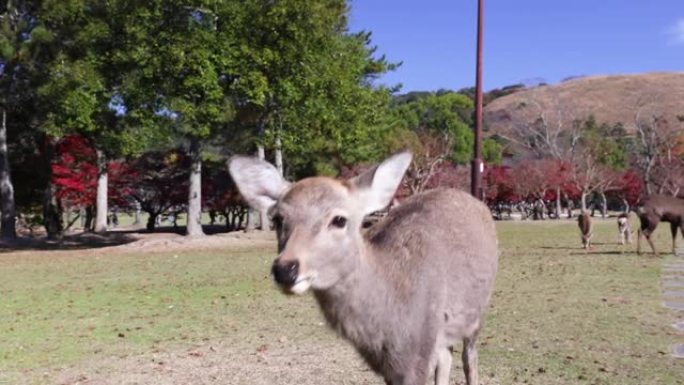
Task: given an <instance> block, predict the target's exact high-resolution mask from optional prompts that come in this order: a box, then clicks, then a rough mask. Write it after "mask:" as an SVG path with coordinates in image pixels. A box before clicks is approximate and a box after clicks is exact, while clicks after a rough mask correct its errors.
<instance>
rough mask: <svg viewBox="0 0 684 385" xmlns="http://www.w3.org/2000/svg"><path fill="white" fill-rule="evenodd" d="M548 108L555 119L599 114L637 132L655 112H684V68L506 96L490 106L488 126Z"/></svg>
mask: <svg viewBox="0 0 684 385" xmlns="http://www.w3.org/2000/svg"><path fill="white" fill-rule="evenodd" d="M542 110H543V111H546V113H547V114H549V116H548V117H549V118H550V119H554V120H560V121H561V122H562V123H563V124H564V125H566V126H567V125H570V124H571V123H572V121H574V120H577V119H579V120H584V119H586V118H587V117H588V116H590V115H593V116H594V117H595V118H596V120H597V122H599V123H609V124H611V125H612V124H615V123H618V122H619V123H622V124H623V125H624V127H625V129H626V130H627V132H628V133H632V132H634V130H635V128H636V124H635V122H636V119H637V116H639V117H640V119H651V118H652V117H653V116H654V115H655V116H660V117H664V118H665V119H667V121H668V122H677V124H679V123H678V120H677V117H678V116H684V72H670V73H647V74H641V75H624V76H591V77H583V78H575V79H572V80H568V81H565V82H562V83H559V84H555V85H543V86H537V87H532V88H527V89H524V90H522V91H518V92H515V93H513V94H510V95H507V96H504V97H501V98H499V99H496V100H494V101H492V102H491V103H489V104H488V105H487V106H486V108H485V118H484V119H485V127H486V129H487V130H489V132H490V133H492V134H493V133H505V132H506V131H507V130H508V129H510V127H511V125H512V124H515V122H516V121H519V120H520V119H521V118H526V119H531V118H536V117H538V116H539V111H542Z"/></svg>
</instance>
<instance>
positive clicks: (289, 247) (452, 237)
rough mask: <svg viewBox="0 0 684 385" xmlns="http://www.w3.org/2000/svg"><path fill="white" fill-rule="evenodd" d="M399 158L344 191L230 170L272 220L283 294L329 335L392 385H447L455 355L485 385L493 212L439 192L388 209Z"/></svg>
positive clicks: (254, 165) (494, 250)
mask: <svg viewBox="0 0 684 385" xmlns="http://www.w3.org/2000/svg"><path fill="white" fill-rule="evenodd" d="M411 159H412V154H411V153H410V152H400V153H397V154H394V155H392V156H390V157H389V158H387V159H386V160H384V161H383V162H381V163H380V164H378V165H376V166H375V167H373V168H371V169H369V170H368V171H366V172H364V173H362V174H360V175H358V176H356V177H354V178H351V179H346V180H338V179H333V178H328V177H322V176H315V177H310V178H305V179H302V180H300V181H298V182H295V183H290V182H287V181H286V180H284V179H283V177H282V176H281V175H280V174H279V173H278V171H277V170H276V169H275V168H274V167H273V166H272V165H271V164H270V163H267V162H265V161H260V160H258V159H256V158H252V157H245V156H234V157H232V158H231V159H230V160H229V165H228V167H229V171H230V174H231V176H232V177H233V179H234V180H235V182H236V184H237V186H238V189H239V191H240V192H241V194H242V195H243V196H244V198H245V199H246V200H247V202H249V203H250V204H251V205H253V206H255V207H260V208H268V210H269V213H270V215H271V217H272V219H273V222H274V224H275V229H276V235H277V246H278V256H277V258H276V259H275V261H274V262H273V265H272V268H271V274H272V275H273V278H274V280H275V282H276V284H277V286H279V287H280V289H281V290H282V291H283V292H284V293H286V294H303V293H305V292H307V291H309V290H311V292H313V297H314V298H315V301H316V302H317V303H318V305H319V308H320V310H321V311H322V313H323V316H324V318H325V319H326V321H327V324H328V325H329V326H330V327H331V328H333V329H334V330H336V331H337V332H338V333H339V334H340V335H342V336H343V337H344V338H345V339H346V340H348V341H349V342H350V343H351V344H352V345H353V346H354V347H355V349H356V351H357V352H358V353H359V354H360V355H361V357H362V358H363V359H364V360H365V362H366V363H367V364H368V365H369V366H370V368H371V369H372V370H373V371H374V372H375V373H376V374H378V375H380V376H382V377H383V379H384V381H385V383H386V384H388V385H424V384H426V383H427V381H428V380H429V379H430V377H431V376H434V384H436V385H447V384H448V382H449V375H450V371H451V364H452V355H453V349H454V345H456V344H457V343H462V346H463V348H462V354H461V359H462V362H463V371H464V374H465V378H466V383H467V384H468V385H476V384H478V353H477V347H476V340H477V337H478V334H479V332H480V330H481V327H482V325H483V316H484V313H485V310H486V309H487V307H488V303H489V301H490V297H491V295H492V290H493V285H494V279H495V275H496V271H497V264H498V254H499V251H498V244H497V238H496V230H495V227H494V221H493V219H492V215H491V212H490V211H489V209H488V208H487V206H486V205H485V204H483V203H482V202H480V201H479V200H477V199H475V198H473V197H472V196H470V195H469V194H467V193H465V192H463V191H459V190H454V189H446V188H442V189H433V190H429V191H427V192H423V193H421V194H418V195H414V196H411V197H409V198H407V199H405V200H403V201H402V204H401V205H399V206H397V207H395V208H392V209H391V210H390V211H389V213H388V214H387V215H386V216H385V217H384V218H382V219H380V220H379V221H378V222H377V223H375V224H373V225H372V226H371V227H369V228H367V229H362V223H363V218H364V216H365V215H367V214H369V213H372V212H375V211H378V210H381V209H383V208H385V207H387V206H388V204H389V203H390V202H391V200H392V198H393V197H394V196H395V192H396V190H397V188H398V187H399V185H400V183H401V181H402V179H403V176H404V174H405V172H406V170H407V168H408V166H409V165H410V163H411Z"/></svg>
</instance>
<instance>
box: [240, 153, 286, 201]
mask: <svg viewBox="0 0 684 385" xmlns="http://www.w3.org/2000/svg"><path fill="white" fill-rule="evenodd" d="M228 171H229V172H230V175H231V176H232V177H233V180H234V181H235V184H236V185H237V188H238V190H240V194H242V196H243V197H244V198H245V200H246V201H247V203H249V205H250V206H252V207H254V208H256V209H258V210H268V209H269V208H270V207H271V206H273V205H274V204H275V203H276V202H277V201H278V198H280V196H281V195H282V194H283V193H284V192H285V190H287V188H288V187H289V186H290V183H289V182H287V181H286V180H285V179H283V177H282V176H281V175H280V173H279V172H278V170H276V168H275V167H273V165H272V164H270V163H268V162H265V161H263V160H259V159H257V158H253V157H247V156H234V157H232V158H230V160H229V161H228Z"/></svg>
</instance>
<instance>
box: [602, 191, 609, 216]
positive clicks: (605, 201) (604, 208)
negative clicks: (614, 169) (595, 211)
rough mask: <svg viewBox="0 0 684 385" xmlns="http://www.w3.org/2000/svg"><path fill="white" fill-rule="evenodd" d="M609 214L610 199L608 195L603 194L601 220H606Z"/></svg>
mask: <svg viewBox="0 0 684 385" xmlns="http://www.w3.org/2000/svg"><path fill="white" fill-rule="evenodd" d="M607 214H608V199H606V194H604V193H601V218H605V217H606V215H607Z"/></svg>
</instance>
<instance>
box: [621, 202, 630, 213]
mask: <svg viewBox="0 0 684 385" xmlns="http://www.w3.org/2000/svg"><path fill="white" fill-rule="evenodd" d="M622 204H623V205H625V209H624V210H625V211H624V212H625V214H629V209H630V207H629V202H627V199H624V198H623V199H622Z"/></svg>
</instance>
